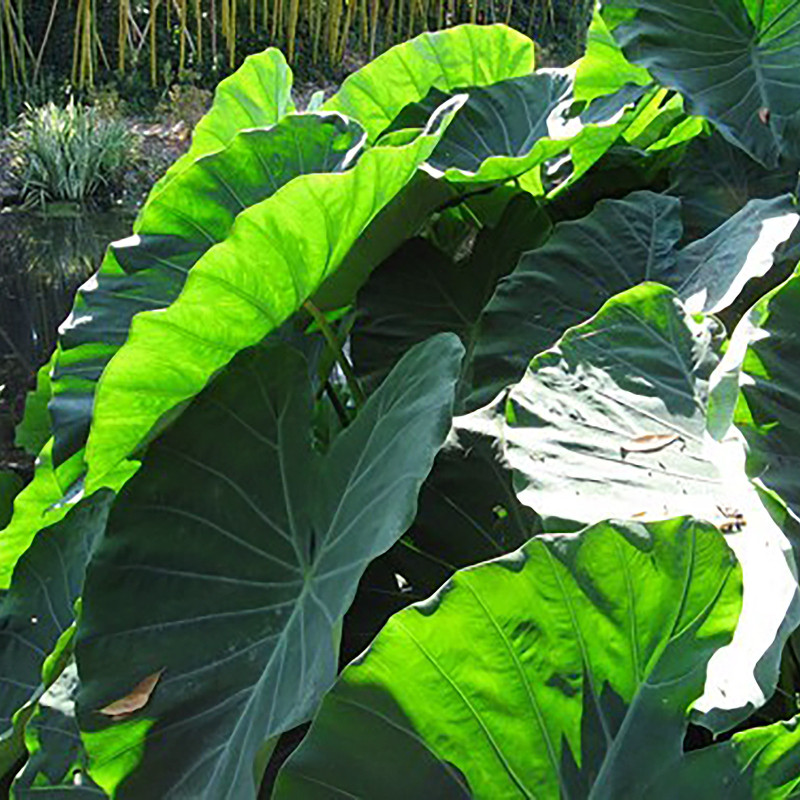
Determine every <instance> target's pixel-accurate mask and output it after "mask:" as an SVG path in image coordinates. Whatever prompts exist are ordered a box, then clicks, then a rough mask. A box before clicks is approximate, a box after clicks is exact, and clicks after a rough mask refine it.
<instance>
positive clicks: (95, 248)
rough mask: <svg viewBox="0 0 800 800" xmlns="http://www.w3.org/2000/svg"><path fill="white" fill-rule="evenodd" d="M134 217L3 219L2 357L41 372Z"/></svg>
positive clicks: (0, 230) (25, 216)
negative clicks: (84, 287)
mask: <svg viewBox="0 0 800 800" xmlns="http://www.w3.org/2000/svg"><path fill="white" fill-rule="evenodd" d="M132 221H133V220H132V217H131V215H130V214H120V213H115V212H105V213H95V214H89V213H83V214H80V215H76V214H73V215H69V216H67V215H63V216H56V215H43V214H33V213H23V212H10V213H3V214H0V357H2V358H4V359H8V358H13V359H14V360H15V361H17V362H18V363H19V364H20V365H21V366H24V367H25V368H26V369H34V370H35V369H36V368H37V367H38V366H39V365H41V364H43V363H44V362H45V361H46V360H47V359H48V358H49V356H50V353H51V352H52V350H53V348H54V346H55V340H56V336H57V331H58V326H59V325H60V324H61V322H62V321H63V320H64V319H65V317H66V316H67V314H68V313H69V309H70V308H71V306H72V301H73V298H74V295H75V292H76V290H77V289H78V287H79V286H80V285H81V284H82V283H83V282H84V281H85V280H86V279H87V278H88V277H89V276H90V275H91V274H92V273H93V272H94V271H95V270H96V269H97V268H98V266H99V265H100V261H101V260H102V257H103V253H104V251H105V249H106V246H107V245H108V244H109V242H112V241H114V240H115V239H121V238H123V237H125V236H127V235H129V234H130V229H131V223H132Z"/></svg>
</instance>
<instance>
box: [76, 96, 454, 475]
mask: <svg viewBox="0 0 800 800" xmlns="http://www.w3.org/2000/svg"><path fill="white" fill-rule="evenodd" d="M461 102H463V98H455V99H454V100H453V101H452V102H451V103H450V104H449V106H448V108H445V109H441V110H440V111H441V112H442V113H441V114H439V115H438V116H437V118H436V119H434V120H433V121H432V122H431V129H430V130H428V129H426V130H425V131H424V132H423V133H421V134H420V135H418V136H416V137H415V138H414V139H413V140H412V141H410V142H408V143H407V144H405V145H401V146H397V147H393V146H387V147H374V148H372V149H369V150H367V151H366V152H365V153H364V154H363V155H362V156H361V157H360V158H359V160H358V161H357V162H356V164H355V166H354V167H353V168H352V169H349V170H346V171H344V172H341V173H325V174H317V175H302V176H299V177H298V178H296V179H295V180H293V181H290V182H289V183H288V184H286V185H285V186H283V187H281V188H280V189H279V190H278V191H277V192H275V193H274V194H273V195H272V196H271V197H268V198H267V199H266V200H264V201H262V202H260V203H257V204H256V205H254V206H251V207H250V208H249V209H247V210H246V211H243V212H242V213H240V214H239V215H238V217H237V218H236V221H235V223H234V225H233V228H232V229H231V232H230V234H229V236H228V237H227V238H226V239H225V240H224V241H223V242H221V243H220V244H217V245H215V246H214V247H212V248H211V249H210V250H208V252H206V253H205V255H204V256H203V257H202V258H201V259H200V260H199V261H198V262H197V264H196V265H195V266H194V267H193V268H192V270H191V271H190V272H189V275H188V277H187V280H186V283H185V285H184V287H183V290H182V292H181V295H180V297H179V298H178V300H177V301H175V302H174V303H173V304H172V305H171V306H169V307H168V308H166V309H164V310H160V311H156V312H153V311H148V312H144V313H140V314H138V315H137V316H136V317H135V318H134V319H133V322H132V324H131V329H130V335H129V337H128V340H127V342H126V344H125V345H124V346H123V347H122V348H121V349H120V350H119V351H118V352H117V353H116V354H115V355H114V357H113V358H112V359H111V361H110V362H109V364H108V366H107V367H106V369H105V371H104V373H103V377H102V379H101V381H100V383H99V385H98V389H97V393H96V397H95V405H94V412H93V422H92V429H91V432H90V435H89V441H88V444H87V448H86V459H87V462H88V465H89V478H88V485H87V488H88V489H89V490H90V491H91V490H93V489H94V488H95V486H96V485H97V482H98V481H99V480H102V476H103V474H104V473H105V472H106V471H107V470H109V469H113V468H114V466H115V465H116V464H118V463H119V462H120V460H122V459H125V458H126V457H127V456H128V455H129V454H130V453H131V451H132V450H134V449H135V448H136V447H137V446H138V445H139V444H140V443H141V442H142V440H143V439H144V438H145V437H146V436H147V435H148V433H149V432H150V430H151V429H152V427H153V426H154V425H155V424H156V422H158V420H159V419H160V418H161V417H162V415H163V414H165V413H166V412H168V411H170V410H171V409H173V408H174V407H175V406H176V405H178V404H179V403H181V402H182V401H184V400H187V399H189V398H191V397H193V396H194V395H195V394H197V393H198V392H199V391H200V390H201V389H202V388H203V387H204V386H205V384H206V383H207V381H208V380H209V378H210V377H211V376H212V375H213V374H214V373H215V372H216V371H217V370H218V369H220V368H221V367H223V366H225V364H227V363H228V361H229V360H230V359H231V358H232V357H233V356H234V355H235V354H236V353H237V352H238V351H239V350H242V349H244V348H245V347H248V346H250V345H253V344H256V343H257V342H259V341H260V340H261V339H263V338H264V336H266V335H267V334H268V333H270V331H273V330H275V329H276V328H277V327H278V326H279V325H280V324H281V323H283V322H284V321H285V320H286V319H287V318H288V317H289V316H291V315H292V314H293V313H294V312H295V311H297V310H298V309H299V308H300V306H301V305H302V304H303V302H304V301H305V300H307V299H308V298H309V297H310V296H311V295H312V294H313V293H314V292H315V291H316V290H317V289H318V288H319V286H320V285H321V284H322V283H323V282H324V281H325V279H326V278H328V277H329V276H330V275H332V274H333V273H334V272H335V271H336V269H337V268H338V267H339V266H340V264H341V263H342V261H343V260H344V258H345V256H346V255H347V254H348V251H349V250H350V248H351V247H352V245H353V243H354V242H355V241H356V240H357V239H358V237H359V236H360V235H361V233H362V232H363V231H364V230H365V229H366V228H367V226H368V225H369V224H370V222H372V221H373V220H374V219H375V217H376V216H377V215H378V213H379V212H380V211H381V210H382V209H384V208H385V207H386V206H387V204H389V203H390V201H391V200H392V199H393V198H394V197H396V196H397V194H398V193H399V192H400V191H401V190H402V189H403V187H404V186H406V185H407V184H408V183H409V181H410V180H411V179H412V177H413V176H414V174H415V172H416V170H417V167H418V165H420V164H421V163H422V162H423V161H424V160H425V159H426V158H427V157H428V156H429V155H430V153H431V151H432V150H433V148H434V147H435V146H436V144H437V142H438V140H439V137H440V136H441V133H442V131H443V130H444V129H445V128H446V126H447V124H448V123H449V121H450V119H451V117H452V113H453V111H454V110H455V109H456V108H457V107H458V105H459V104H460V103H461Z"/></svg>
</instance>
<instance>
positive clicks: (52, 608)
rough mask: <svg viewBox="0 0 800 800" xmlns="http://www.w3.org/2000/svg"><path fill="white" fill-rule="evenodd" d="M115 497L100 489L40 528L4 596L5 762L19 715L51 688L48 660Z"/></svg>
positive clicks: (0, 678) (0, 710)
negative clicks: (45, 673) (45, 675)
mask: <svg viewBox="0 0 800 800" xmlns="http://www.w3.org/2000/svg"><path fill="white" fill-rule="evenodd" d="M110 500H111V495H110V493H109V492H98V493H96V494H94V495H93V496H92V497H90V498H87V499H85V500H83V501H81V502H80V503H78V505H76V506H75V507H73V508H72V510H71V511H70V512H69V514H68V515H67V516H66V517H65V518H64V519H63V520H62V521H61V522H59V523H57V524H55V525H52V526H51V527H49V528H45V529H44V530H41V531H39V532H38V534H37V535H36V538H35V539H34V540H33V544H32V545H31V546H30V548H28V550H27V552H26V553H25V554H24V555H23V556H22V557H21V558H20V559H19V561H18V562H17V565H16V567H15V568H14V574H13V577H12V579H11V585H10V587H9V590H8V592H6V593H5V595H3V596H2V599H1V600H0V686H2V691H1V692H0V742H1V743H2V744H0V761H4V760H5V757H6V756H7V755H8V753H9V751H10V750H13V749H14V748H15V747H19V744H20V740H21V727H22V724H23V723H24V719H20V720H15V718H14V716H15V714H17V712H19V711H20V709H21V708H23V706H25V705H26V704H30V703H32V702H34V701H35V700H36V699H37V698H38V697H39V696H40V695H41V693H42V691H43V690H44V689H45V688H46V686H44V685H43V684H44V683H45V681H44V678H43V674H42V673H43V668H44V666H45V660H46V659H47V658H48V656H49V655H50V654H51V652H52V651H53V650H54V648H55V647H56V643H57V642H58V640H59V638H60V637H61V636H63V635H64V634H65V632H66V631H67V630H68V629H69V628H70V626H71V625H72V623H73V621H74V619H75V613H74V608H73V606H74V604H75V601H76V600H77V599H78V596H79V594H80V593H81V589H82V587H83V579H84V575H85V572H86V564H87V562H88V560H89V555H90V553H91V552H92V548H93V546H94V543H95V541H96V539H97V537H98V536H99V535H101V534H102V532H103V530H104V528H105V522H106V517H107V516H108V509H109V505H110ZM12 761H13V758H12Z"/></svg>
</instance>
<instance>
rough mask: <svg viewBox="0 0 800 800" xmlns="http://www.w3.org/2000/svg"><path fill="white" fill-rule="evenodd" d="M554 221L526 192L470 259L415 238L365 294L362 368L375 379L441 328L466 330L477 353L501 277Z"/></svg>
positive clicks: (358, 328)
mask: <svg viewBox="0 0 800 800" xmlns="http://www.w3.org/2000/svg"><path fill="white" fill-rule="evenodd" d="M550 228H551V226H550V222H549V220H548V219H547V215H546V214H545V213H544V212H543V211H542V210H541V209H540V208H539V207H538V206H537V205H536V203H535V201H534V200H533V199H532V198H531V197H530V195H528V194H527V193H521V194H519V195H517V196H516V197H514V198H513V199H512V200H511V201H510V202H509V204H508V205H507V206H506V208H505V210H504V211H503V213H502V216H501V217H500V219H499V220H498V222H497V224H496V225H493V226H491V227H489V226H487V227H485V228H482V229H481V230H480V231H479V232H478V234H477V236H476V237H475V242H474V246H473V248H472V250H471V252H470V253H469V254H468V255H467V256H465V257H464V258H462V259H459V260H455V259H453V258H451V257H450V256H449V255H447V254H445V253H444V252H442V250H441V249H440V248H439V247H437V246H436V245H434V244H433V243H432V242H431V241H430V240H428V239H423V238H421V237H417V238H414V239H410V240H409V241H407V242H406V243H405V244H404V245H403V246H402V247H401V248H400V249H399V250H398V251H397V252H396V253H394V254H393V255H392V257H391V258H389V259H387V260H386V261H385V262H384V263H383V264H381V265H380V267H379V268H378V269H376V270H375V272H374V273H373V274H372V275H371V276H370V279H369V280H368V281H367V283H366V284H365V285H364V287H363V288H362V289H361V291H360V292H359V293H358V298H357V303H356V305H357V309H358V317H357V319H356V322H355V325H354V326H353V331H352V335H351V352H352V356H353V363H354V366H355V368H356V370H357V371H358V373H359V375H360V376H363V377H364V378H365V379H366V381H367V384H368V385H374V384H375V383H377V382H378V381H379V380H380V379H382V378H383V377H384V376H385V375H386V373H387V372H388V371H389V370H390V369H391V367H392V365H393V364H394V363H395V362H396V361H397V359H398V358H399V357H400V356H401V355H402V354H403V353H404V352H405V351H406V350H407V349H408V348H409V347H411V346H412V345H413V344H415V343H417V342H421V341H424V340H425V339H426V338H427V337H428V336H431V335H432V334H434V333H439V332H441V331H452V332H454V333H458V335H459V336H460V337H461V339H462V341H463V342H464V346H465V347H466V348H467V352H470V350H471V347H472V344H473V340H474V338H475V335H476V332H477V328H476V323H477V321H478V319H479V317H480V315H481V312H482V311H483V308H484V306H485V305H486V303H487V302H488V301H489V298H490V297H491V296H492V293H493V292H494V289H495V286H496V284H497V281H498V280H499V279H500V278H501V277H503V276H504V275H506V274H508V273H509V272H510V271H511V270H512V269H513V268H514V266H516V263H517V261H518V260H519V257H520V255H521V253H522V252H523V251H525V250H528V249H531V248H533V247H535V246H536V245H538V244H540V243H541V242H542V241H543V240H544V239H545V238H546V237H547V235H548V234H549V232H550ZM456 255H458V254H456ZM465 368H466V362H465Z"/></svg>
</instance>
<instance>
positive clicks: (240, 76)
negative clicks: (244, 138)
mask: <svg viewBox="0 0 800 800" xmlns="http://www.w3.org/2000/svg"><path fill="white" fill-rule="evenodd" d="M293 110H294V103H293V102H292V71H291V69H289V65H288V64H287V63H286V59H285V58H284V57H283V53H281V51H280V50H277V49H275V48H274V47H270V48H268V49H267V50H265V51H264V52H263V53H257V54H256V55H252V56H248V57H247V58H246V59H245V60H244V64H242V66H241V67H239V69H237V70H236V72H234V73H233V75H231V76H230V77H228V78H226V79H225V80H224V81H222V82H221V83H220V84H219V86H217V90H216V92H215V93H214V102H213V104H212V106H211V109H210V110H209V112H208V113H207V114H206V115H205V116H204V117H203V118H202V119H201V120H200V122H198V123H197V127H196V128H195V129H194V132H193V134H192V144H191V147H190V148H189V150H188V151H187V152H186V153H184V155H182V156H181V157H180V158H179V159H178V160H177V161H176V162H175V163H174V164H173V165H172V166H171V167H170V168H169V170H167V173H166V175H164V177H163V178H162V179H161V180H160V181H158V182H157V183H156V184H155V186H154V187H153V190H152V192H151V196H152V195H154V194H157V193H158V192H159V191H161V190H162V189H163V188H164V186H165V185H166V184H167V183H169V182H170V181H171V180H173V178H175V177H177V176H178V175H180V174H181V173H182V172H183V171H184V170H185V169H186V168H187V167H189V166H190V165H191V164H192V163H193V162H194V161H196V160H197V159H198V158H201V157H202V156H205V155H208V154H209V153H213V152H215V151H217V150H221V149H223V148H224V147H225V146H226V145H227V144H229V143H230V142H231V141H232V140H233V138H234V137H235V136H236V134H238V133H240V132H241V131H243V130H246V129H248V128H266V127H269V126H271V125H274V124H275V123H276V122H278V121H279V120H280V119H281V118H282V117H283V116H284V115H286V114H288V113H289V112H291V111H293Z"/></svg>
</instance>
